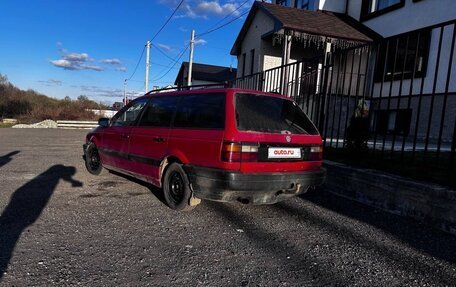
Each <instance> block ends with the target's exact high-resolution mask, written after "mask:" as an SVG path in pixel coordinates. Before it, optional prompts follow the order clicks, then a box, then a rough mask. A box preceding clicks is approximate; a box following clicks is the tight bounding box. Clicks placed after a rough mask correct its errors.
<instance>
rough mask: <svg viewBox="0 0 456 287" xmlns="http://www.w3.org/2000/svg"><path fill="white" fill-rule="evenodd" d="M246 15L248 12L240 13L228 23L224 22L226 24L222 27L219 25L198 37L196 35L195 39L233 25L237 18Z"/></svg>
mask: <svg viewBox="0 0 456 287" xmlns="http://www.w3.org/2000/svg"><path fill="white" fill-rule="evenodd" d="M247 13H249V11H247V12H244V13H242V14H241V15H239V16H237V17H236V18H233V19H231V20H230V21H228V22H226V23H225V24H223V25H220V26H218V27H216V28H213V29H211V30H208V31H206V32H204V33H201V34H199V35H196V37H201V36H204V35H207V34H210V33H212V32H215V31H217V30H219V29H221V28H223V27H225V26H228V25H229V24H231V23H233V22H234V21H236V20H238V19H239V18H241V17H243V16H244V15H247Z"/></svg>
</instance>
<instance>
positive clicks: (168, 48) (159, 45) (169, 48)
mask: <svg viewBox="0 0 456 287" xmlns="http://www.w3.org/2000/svg"><path fill="white" fill-rule="evenodd" d="M157 46H158V47H160V48H162V49H163V50H165V51H167V52H171V51H172V50H173V48H171V47H170V46H168V45H165V44H161V43H157Z"/></svg>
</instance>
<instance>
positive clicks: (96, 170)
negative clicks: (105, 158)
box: [85, 143, 103, 175]
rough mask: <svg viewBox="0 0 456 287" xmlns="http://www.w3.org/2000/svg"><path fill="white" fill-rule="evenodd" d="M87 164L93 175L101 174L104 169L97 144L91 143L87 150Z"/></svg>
mask: <svg viewBox="0 0 456 287" xmlns="http://www.w3.org/2000/svg"><path fill="white" fill-rule="evenodd" d="M85 166H86V168H87V171H88V172H89V173H91V174H93V175H99V174H100V173H101V171H102V170H103V166H102V164H101V159H100V154H99V153H98V149H97V146H96V145H95V144H94V143H90V144H89V145H88V146H87V149H86V152H85Z"/></svg>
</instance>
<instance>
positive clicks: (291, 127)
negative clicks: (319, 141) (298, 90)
mask: <svg viewBox="0 0 456 287" xmlns="http://www.w3.org/2000/svg"><path fill="white" fill-rule="evenodd" d="M236 123H237V128H238V130H241V131H254V132H267V133H282V134H287V133H292V134H309V135H317V134H318V131H317V129H316V128H315V126H314V124H313V123H312V122H311V121H310V120H309V118H308V117H307V116H306V114H305V113H304V112H303V111H302V110H301V109H300V108H299V107H298V105H297V104H296V103H295V102H293V101H291V100H287V99H283V98H277V97H271V96H265V95H255V94H244V93H243V94H236Z"/></svg>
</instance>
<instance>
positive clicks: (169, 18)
mask: <svg viewBox="0 0 456 287" xmlns="http://www.w3.org/2000/svg"><path fill="white" fill-rule="evenodd" d="M182 3H184V0H181V1H180V3H179V5H177V7H176V8H175V9H174V11H173V13H172V14H171V16H169V17H168V19H166V22H165V23H164V24H163V26H162V27H161V28H160V30H158V32H157V33H155V35H154V36H153V37H152V40H151V41H153V40H154V39H155V38H156V37H157V36H158V34H160V32H161V31H162V30H163V29H164V28H165V26H166V25H167V24H168V22H169V21H170V20H171V18H173V16H174V14H176V12H177V10H179V7H180V6H181V5H182Z"/></svg>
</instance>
